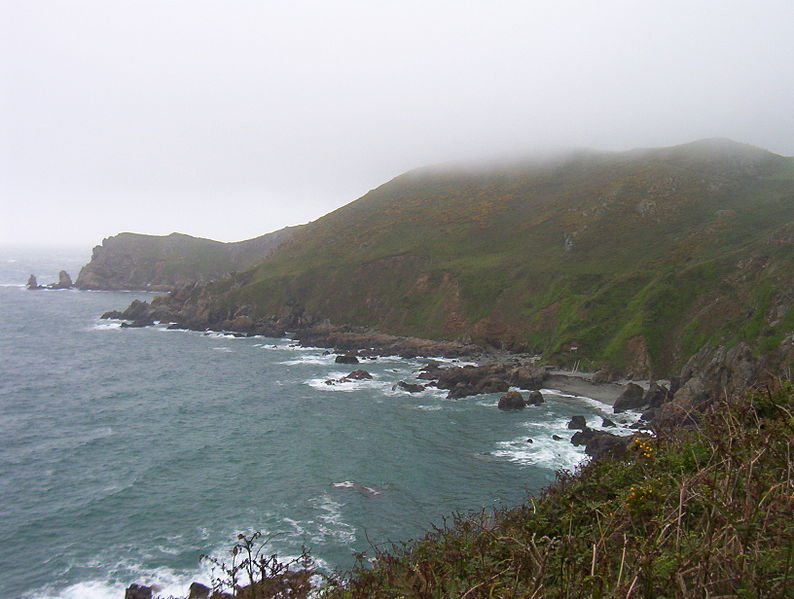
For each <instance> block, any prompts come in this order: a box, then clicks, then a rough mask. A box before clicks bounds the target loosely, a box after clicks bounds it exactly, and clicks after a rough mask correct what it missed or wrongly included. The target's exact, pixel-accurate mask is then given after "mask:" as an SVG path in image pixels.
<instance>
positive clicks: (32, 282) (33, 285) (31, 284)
mask: <svg viewBox="0 0 794 599" xmlns="http://www.w3.org/2000/svg"><path fill="white" fill-rule="evenodd" d="M26 287H27V288H28V289H44V287H42V286H41V285H39V282H38V281H37V280H36V275H30V276H29V277H28V283H27V285H26Z"/></svg>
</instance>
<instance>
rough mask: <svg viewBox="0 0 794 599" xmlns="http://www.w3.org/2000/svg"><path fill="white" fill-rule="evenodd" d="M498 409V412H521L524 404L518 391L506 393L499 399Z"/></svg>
mask: <svg viewBox="0 0 794 599" xmlns="http://www.w3.org/2000/svg"><path fill="white" fill-rule="evenodd" d="M498 407H499V409H500V410H523V409H524V408H525V407H526V403H525V402H524V398H523V396H522V395H521V394H520V393H519V392H518V391H508V392H507V393H505V394H504V395H502V397H500V398H499V406H498Z"/></svg>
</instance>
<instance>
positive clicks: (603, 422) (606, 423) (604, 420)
mask: <svg viewBox="0 0 794 599" xmlns="http://www.w3.org/2000/svg"><path fill="white" fill-rule="evenodd" d="M601 426H602V427H610V426H617V425H616V424H615V423H614V422H612V421H611V420H610V419H609V418H602V419H601Z"/></svg>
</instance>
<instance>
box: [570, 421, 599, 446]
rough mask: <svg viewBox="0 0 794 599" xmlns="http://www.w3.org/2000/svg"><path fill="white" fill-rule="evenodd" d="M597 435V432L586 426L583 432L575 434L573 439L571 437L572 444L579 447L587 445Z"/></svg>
mask: <svg viewBox="0 0 794 599" xmlns="http://www.w3.org/2000/svg"><path fill="white" fill-rule="evenodd" d="M596 434H597V431H594V430H593V429H591V428H589V427H587V426H585V427H584V428H583V429H582V430H580V431H576V432H575V433H574V434H573V437H571V443H573V444H574V445H575V446H577V447H578V446H580V445H587V443H588V442H589V441H590V440H591V439H592V438H593V437H595V436H596Z"/></svg>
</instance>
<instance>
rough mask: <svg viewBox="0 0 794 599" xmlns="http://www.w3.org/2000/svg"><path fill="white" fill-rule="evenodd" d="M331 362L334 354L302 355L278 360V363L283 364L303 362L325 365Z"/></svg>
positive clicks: (299, 363) (300, 363) (289, 364)
mask: <svg viewBox="0 0 794 599" xmlns="http://www.w3.org/2000/svg"><path fill="white" fill-rule="evenodd" d="M333 363H334V356H302V357H300V358H295V359H294V360H287V361H286V362H279V364H284V365H285V366H301V365H303V364H319V365H326V364H333Z"/></svg>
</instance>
